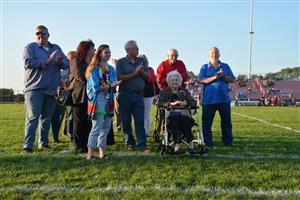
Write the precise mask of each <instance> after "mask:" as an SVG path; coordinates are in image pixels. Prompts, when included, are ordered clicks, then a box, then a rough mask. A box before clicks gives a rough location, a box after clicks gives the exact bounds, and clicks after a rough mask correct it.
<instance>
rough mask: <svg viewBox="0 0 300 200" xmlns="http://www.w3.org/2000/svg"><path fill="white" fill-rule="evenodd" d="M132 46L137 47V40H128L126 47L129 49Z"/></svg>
mask: <svg viewBox="0 0 300 200" xmlns="http://www.w3.org/2000/svg"><path fill="white" fill-rule="evenodd" d="M132 46H134V47H137V43H136V41H135V40H129V41H128V42H126V44H125V46H124V48H125V50H126V51H127V49H129V48H131V47H132Z"/></svg>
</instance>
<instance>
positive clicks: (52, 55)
mask: <svg viewBox="0 0 300 200" xmlns="http://www.w3.org/2000/svg"><path fill="white" fill-rule="evenodd" d="M56 52H57V50H55V51H53V52H52V53H51V55H50V56H49V58H48V59H47V60H46V64H49V63H50V62H51V60H52V59H53V58H54V56H55V54H56Z"/></svg>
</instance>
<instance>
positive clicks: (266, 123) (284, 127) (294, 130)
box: [232, 112, 300, 133]
mask: <svg viewBox="0 0 300 200" xmlns="http://www.w3.org/2000/svg"><path fill="white" fill-rule="evenodd" d="M232 114H235V115H238V116H241V117H245V118H248V119H253V120H256V121H259V122H260V123H262V124H265V125H269V126H275V127H278V128H282V129H285V130H288V131H291V132H294V133H300V131H299V130H296V129H292V128H290V127H288V126H281V125H279V124H274V123H270V122H268V121H265V120H263V119H259V118H256V117H252V116H249V115H245V114H241V113H236V112H232Z"/></svg>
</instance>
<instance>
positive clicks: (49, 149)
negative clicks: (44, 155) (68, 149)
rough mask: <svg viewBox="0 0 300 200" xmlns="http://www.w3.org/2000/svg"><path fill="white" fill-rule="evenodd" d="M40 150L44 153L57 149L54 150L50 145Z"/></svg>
mask: <svg viewBox="0 0 300 200" xmlns="http://www.w3.org/2000/svg"><path fill="white" fill-rule="evenodd" d="M39 150H42V151H53V150H55V149H54V148H52V147H50V146H49V145H46V146H41V147H39Z"/></svg>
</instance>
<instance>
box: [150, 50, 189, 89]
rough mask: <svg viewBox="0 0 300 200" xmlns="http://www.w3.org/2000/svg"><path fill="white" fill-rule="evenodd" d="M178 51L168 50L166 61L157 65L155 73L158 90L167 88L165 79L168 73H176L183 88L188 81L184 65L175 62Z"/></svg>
mask: <svg viewBox="0 0 300 200" xmlns="http://www.w3.org/2000/svg"><path fill="white" fill-rule="evenodd" d="M177 58H178V51H177V50H176V49H169V51H168V59H167V60H165V61H163V62H162V63H160V64H159V66H158V67H157V71H156V77H157V82H158V85H159V87H160V89H165V88H167V87H168V84H167V81H166V78H167V75H168V73H169V72H171V71H174V70H176V71H178V72H179V74H180V75H181V76H182V86H181V87H184V84H185V82H186V81H187V80H188V74H187V71H186V68H185V65H184V63H183V62H182V61H181V60H177Z"/></svg>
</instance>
